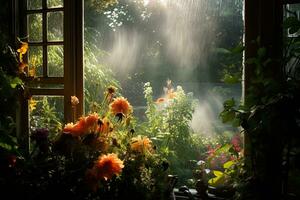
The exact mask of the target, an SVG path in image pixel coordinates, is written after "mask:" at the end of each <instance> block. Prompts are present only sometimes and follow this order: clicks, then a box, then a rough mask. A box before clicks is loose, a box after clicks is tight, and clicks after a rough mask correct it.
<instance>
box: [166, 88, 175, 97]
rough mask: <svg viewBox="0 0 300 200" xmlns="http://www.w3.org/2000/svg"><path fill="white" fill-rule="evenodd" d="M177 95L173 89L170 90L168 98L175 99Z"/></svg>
mask: <svg viewBox="0 0 300 200" xmlns="http://www.w3.org/2000/svg"><path fill="white" fill-rule="evenodd" d="M175 97H176V92H174V91H173V89H171V90H168V93H167V98H168V99H174V98H175Z"/></svg>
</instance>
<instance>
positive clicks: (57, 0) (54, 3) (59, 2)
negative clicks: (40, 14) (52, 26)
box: [47, 0, 64, 8]
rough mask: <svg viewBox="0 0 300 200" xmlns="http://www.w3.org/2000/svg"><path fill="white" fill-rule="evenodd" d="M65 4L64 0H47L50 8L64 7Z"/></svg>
mask: <svg viewBox="0 0 300 200" xmlns="http://www.w3.org/2000/svg"><path fill="white" fill-rule="evenodd" d="M63 6H64V1H63V0H47V7H48V8H57V7H63Z"/></svg>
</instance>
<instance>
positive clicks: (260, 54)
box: [257, 47, 267, 58]
mask: <svg viewBox="0 0 300 200" xmlns="http://www.w3.org/2000/svg"><path fill="white" fill-rule="evenodd" d="M266 52H267V50H266V48H263V47H261V48H259V49H258V50H257V55H258V57H259V58H263V57H264V56H265V55H266Z"/></svg>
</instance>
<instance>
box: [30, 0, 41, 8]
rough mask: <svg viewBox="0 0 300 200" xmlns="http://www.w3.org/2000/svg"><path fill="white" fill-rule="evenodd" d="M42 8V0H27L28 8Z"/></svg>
mask: <svg viewBox="0 0 300 200" xmlns="http://www.w3.org/2000/svg"><path fill="white" fill-rule="evenodd" d="M38 9H42V0H27V10H38Z"/></svg>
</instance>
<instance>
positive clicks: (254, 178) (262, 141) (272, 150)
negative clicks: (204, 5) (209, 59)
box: [220, 17, 300, 199]
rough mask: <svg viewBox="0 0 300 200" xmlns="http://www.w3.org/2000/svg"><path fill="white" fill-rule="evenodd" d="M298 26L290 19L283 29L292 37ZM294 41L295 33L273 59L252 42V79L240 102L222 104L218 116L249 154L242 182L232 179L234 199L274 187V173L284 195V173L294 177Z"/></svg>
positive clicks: (296, 66)
mask: <svg viewBox="0 0 300 200" xmlns="http://www.w3.org/2000/svg"><path fill="white" fill-rule="evenodd" d="M299 24H300V23H299V21H298V19H297V18H296V17H289V18H287V19H286V20H285V22H284V28H285V29H288V31H286V32H287V33H288V34H295V33H296V32H297V30H298V29H299ZM298 41H299V35H297V34H296V35H293V36H291V35H287V36H285V38H284V56H283V58H282V59H280V60H272V59H270V58H269V56H268V50H267V48H266V47H263V46H261V45H260V38H257V40H256V41H255V42H256V44H257V46H258V48H257V55H256V56H255V57H253V58H249V59H248V60H246V62H247V64H248V65H252V66H253V76H252V79H251V83H250V84H251V85H250V87H249V88H248V90H247V96H246V99H245V103H240V104H239V105H237V104H236V102H235V101H234V100H233V99H229V100H227V101H225V102H224V110H223V112H222V113H221V114H220V117H221V118H222V120H223V122H225V123H231V124H232V125H234V126H242V127H243V129H244V130H245V134H246V137H247V138H248V139H247V143H246V145H248V148H247V151H250V152H248V153H249V155H250V157H249V158H248V160H246V163H247V164H248V165H247V167H248V168H245V170H246V171H244V173H241V174H240V177H243V179H242V180H243V181H242V180H239V179H237V180H239V181H238V183H239V184H238V187H237V191H238V193H237V194H236V198H237V199H253V198H261V195H263V193H264V192H263V191H262V190H261V189H258V187H260V184H264V183H265V182H269V184H270V185H271V184H273V183H272V180H273V179H272V177H271V176H273V175H271V174H270V171H274V172H275V171H276V173H277V174H278V176H279V177H280V178H279V181H280V183H281V184H282V185H281V186H283V188H284V189H283V191H282V195H284V196H286V195H287V191H288V187H289V181H288V180H289V176H290V175H289V174H293V173H295V167H296V168H297V166H295V163H294V162H295V161H294V156H295V157H297V153H296V152H297V149H299V137H298V133H299V130H300V127H299V116H300V115H299V110H300V109H299V108H300V104H299V102H300V99H299V88H300V85H299V74H298V72H299V56H298V48H299V42H298ZM276 62H277V63H278V62H279V63H280V66H281V68H279V69H276V70H277V71H276V70H275V69H274V66H273V64H274V63H276ZM274 70H275V71H276V73H274ZM292 152H293V153H292ZM293 154H294V156H292V155H293ZM270 155H273V156H271V157H270ZM291 163H294V164H293V166H294V167H293V168H291V167H290V166H292V164H291ZM298 167H299V166H298ZM245 172H246V173H245ZM257 191H259V192H257ZM293 192H297V191H293Z"/></svg>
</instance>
